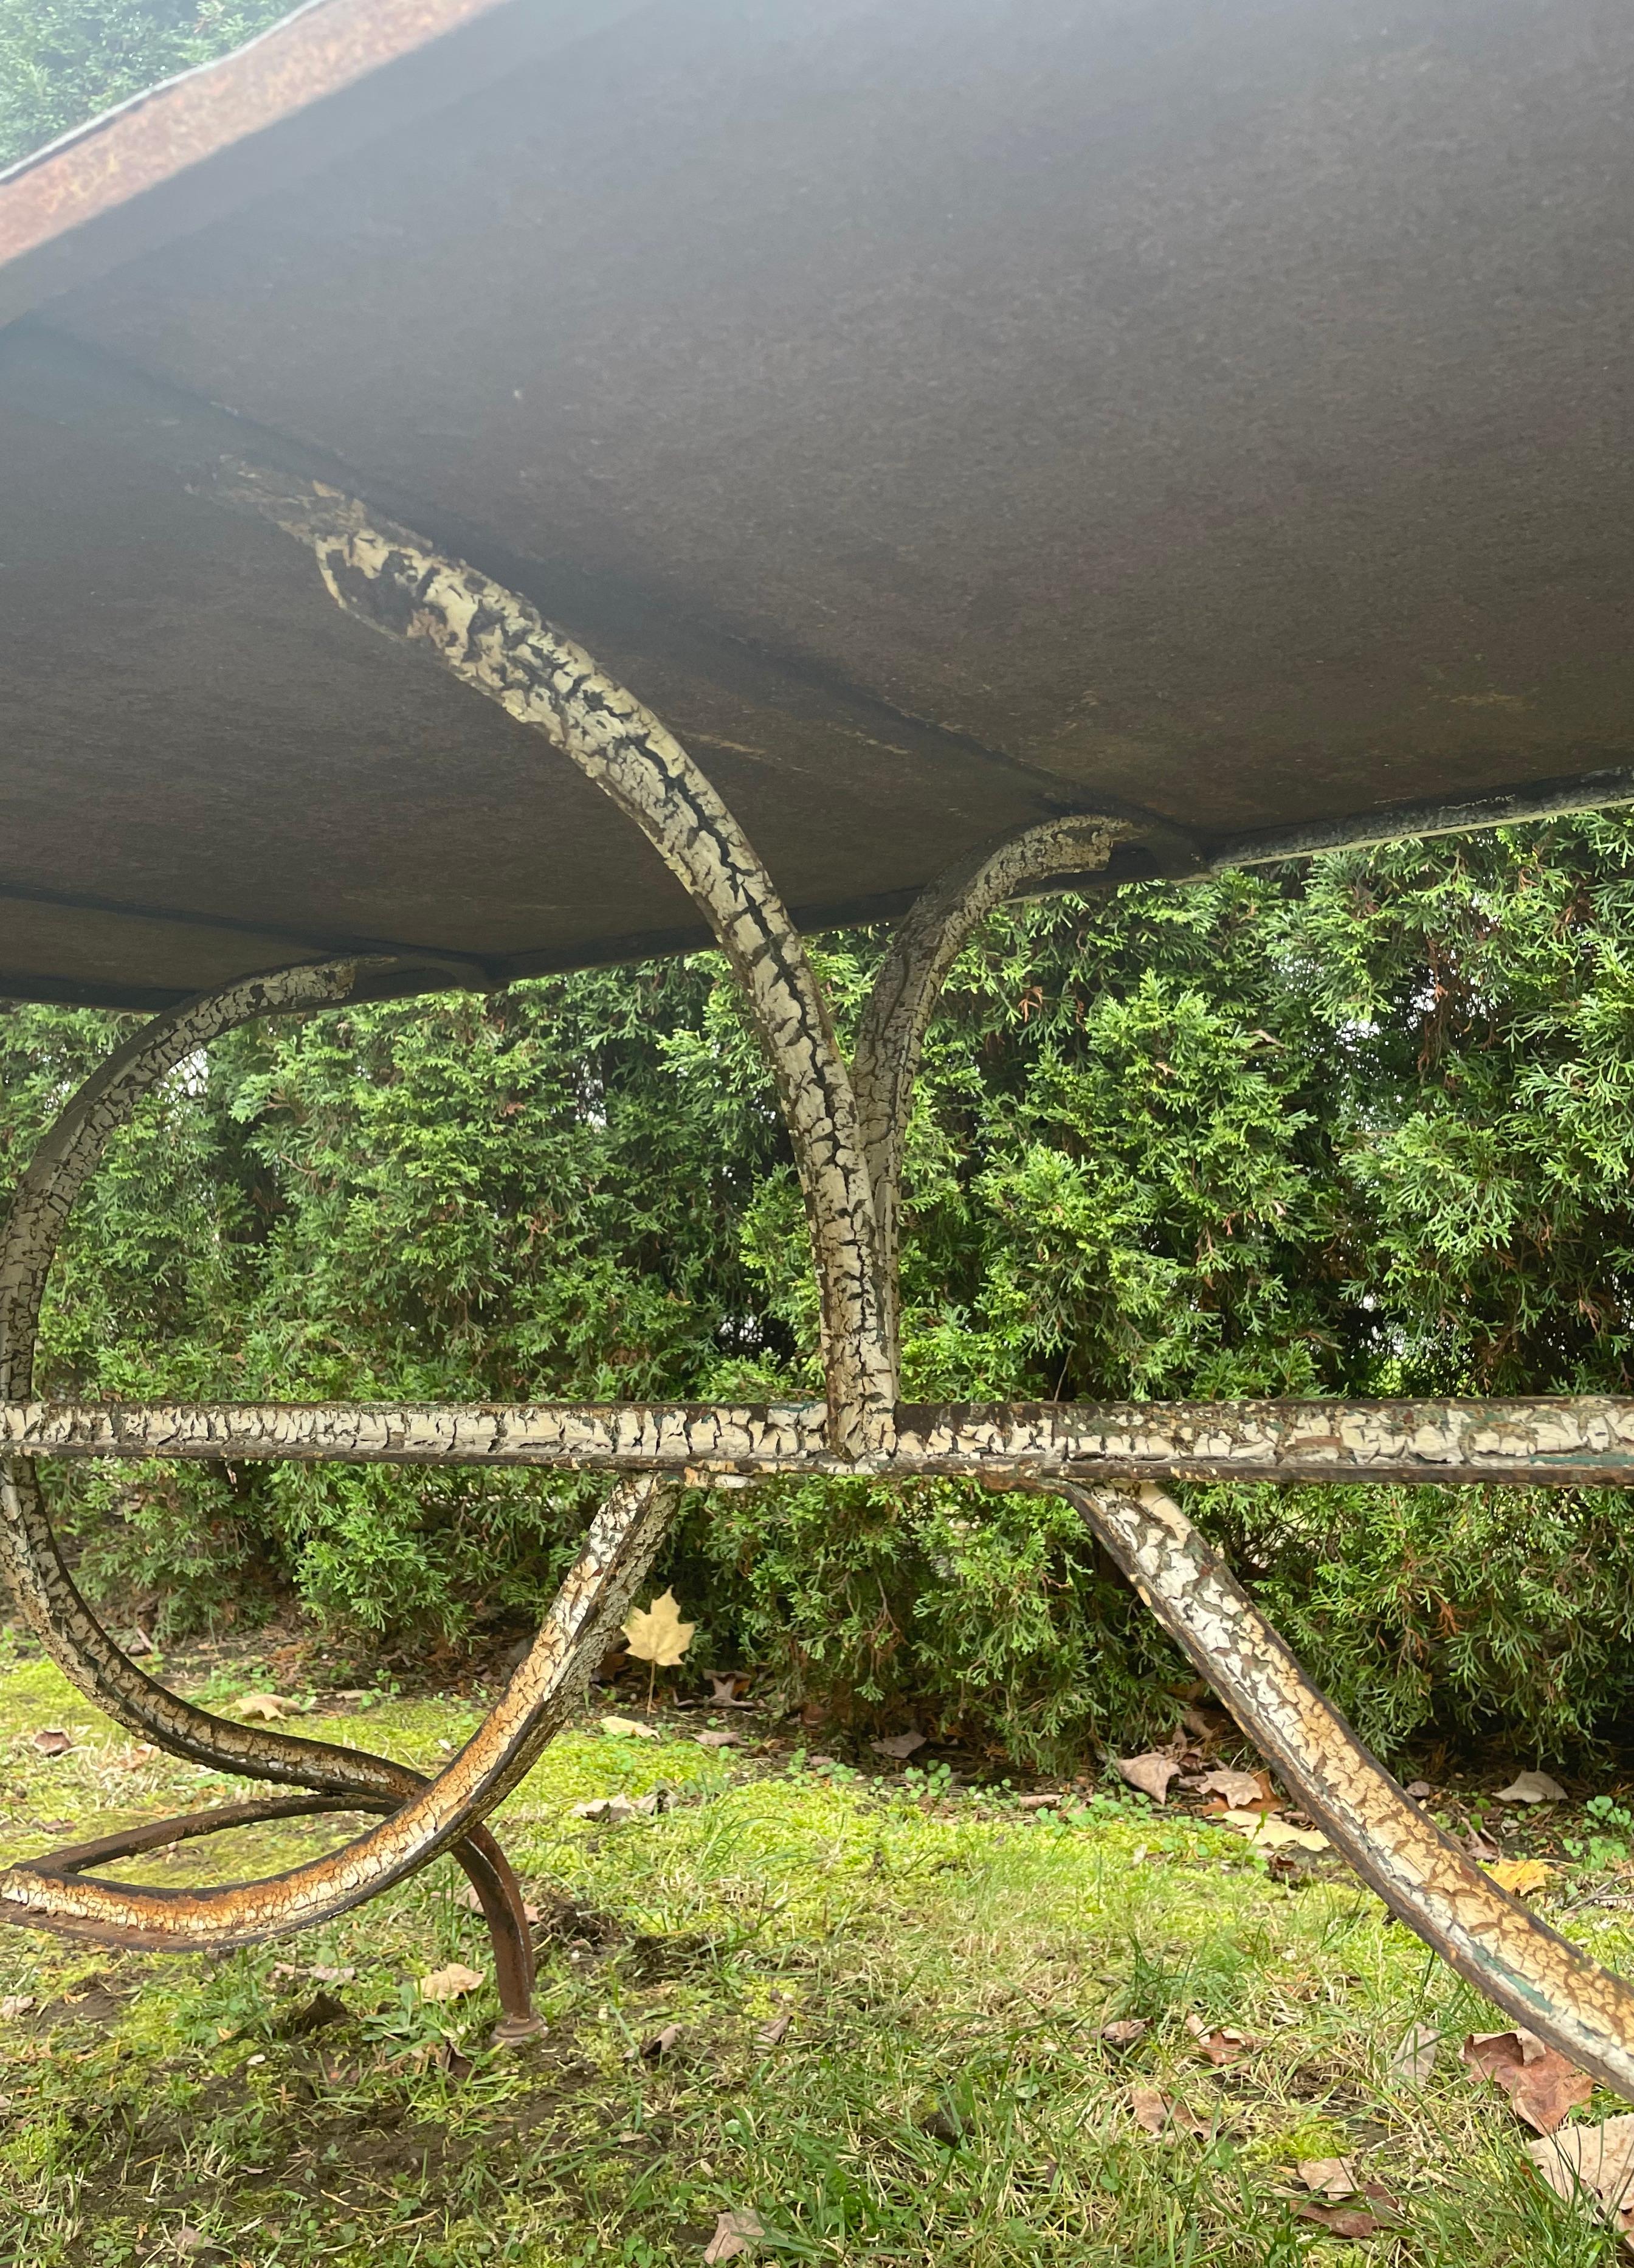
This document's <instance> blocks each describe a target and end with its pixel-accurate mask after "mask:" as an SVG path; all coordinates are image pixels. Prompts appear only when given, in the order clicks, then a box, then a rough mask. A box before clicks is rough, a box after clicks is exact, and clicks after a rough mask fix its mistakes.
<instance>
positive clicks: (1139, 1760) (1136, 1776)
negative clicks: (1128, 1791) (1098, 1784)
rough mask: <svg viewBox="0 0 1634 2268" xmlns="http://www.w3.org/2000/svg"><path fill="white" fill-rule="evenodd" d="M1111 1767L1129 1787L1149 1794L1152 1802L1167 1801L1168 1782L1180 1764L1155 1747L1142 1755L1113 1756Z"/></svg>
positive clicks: (1143, 1793)
mask: <svg viewBox="0 0 1634 2268" xmlns="http://www.w3.org/2000/svg"><path fill="white" fill-rule="evenodd" d="M1113 1769H1114V1770H1115V1771H1116V1773H1117V1775H1118V1777H1119V1778H1120V1779H1124V1780H1127V1781H1128V1782H1129V1785H1130V1786H1131V1787H1134V1788H1138V1789H1139V1790H1140V1793H1142V1795H1149V1796H1150V1797H1151V1798H1152V1801H1153V1802H1154V1803H1167V1801H1168V1800H1169V1782H1170V1781H1171V1780H1172V1779H1173V1778H1174V1775H1175V1774H1176V1772H1178V1771H1179V1770H1180V1766H1179V1765H1178V1764H1176V1763H1175V1761H1174V1757H1173V1756H1164V1755H1162V1754H1161V1753H1160V1752H1159V1750H1158V1749H1147V1750H1146V1752H1145V1755H1144V1756H1115V1757H1114V1759H1113Z"/></svg>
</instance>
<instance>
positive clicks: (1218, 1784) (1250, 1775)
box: [1197, 1764, 1266, 1811]
mask: <svg viewBox="0 0 1634 2268" xmlns="http://www.w3.org/2000/svg"><path fill="white" fill-rule="evenodd" d="M1197 1793H1198V1794H1199V1795H1218V1796H1223V1797H1224V1798H1225V1800H1226V1803H1227V1804H1228V1805H1230V1807H1231V1808H1232V1809H1233V1811H1240V1810H1244V1809H1246V1808H1248V1805H1249V1804H1251V1803H1252V1804H1258V1803H1263V1802H1264V1801H1265V1800H1266V1799H1265V1794H1264V1791H1263V1790H1262V1788H1261V1786H1260V1782H1259V1778H1258V1775H1257V1774H1255V1773H1254V1772H1248V1771H1233V1770H1232V1769H1231V1768H1230V1766H1228V1765H1226V1764H1220V1765H1218V1766H1217V1767H1216V1768H1215V1770H1214V1771H1208V1772H1204V1773H1203V1778H1201V1779H1200V1780H1199V1781H1198V1782H1197Z"/></svg>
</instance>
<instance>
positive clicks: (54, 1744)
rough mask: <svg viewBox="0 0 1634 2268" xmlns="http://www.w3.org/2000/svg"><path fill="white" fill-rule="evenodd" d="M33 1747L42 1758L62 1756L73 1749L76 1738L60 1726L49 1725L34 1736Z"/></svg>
mask: <svg viewBox="0 0 1634 2268" xmlns="http://www.w3.org/2000/svg"><path fill="white" fill-rule="evenodd" d="M33 1745H34V1747H35V1748H36V1749H38V1751H39V1753H40V1755H41V1756H62V1755H63V1754H64V1753H65V1751H66V1750H68V1749H71V1748H72V1747H73V1745H74V1736H73V1734H71V1733H65V1732H64V1731H63V1727H61V1726H60V1725H48V1726H46V1727H44V1728H43V1729H42V1730H41V1731H40V1732H38V1733H36V1734H34V1741H33Z"/></svg>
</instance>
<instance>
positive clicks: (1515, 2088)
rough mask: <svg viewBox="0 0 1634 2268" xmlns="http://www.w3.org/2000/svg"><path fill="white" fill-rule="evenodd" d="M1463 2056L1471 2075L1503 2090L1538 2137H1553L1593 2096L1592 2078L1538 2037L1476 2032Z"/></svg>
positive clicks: (1472, 2034) (1516, 2031) (1462, 2051)
mask: <svg viewBox="0 0 1634 2268" xmlns="http://www.w3.org/2000/svg"><path fill="white" fill-rule="evenodd" d="M1460 2054H1461V2059H1462V2061H1463V2062H1464V2063H1465V2064H1467V2065H1468V2067H1469V2069H1470V2070H1471V2071H1473V2072H1476V2073H1479V2075H1480V2076H1481V2077H1482V2078H1483V2079H1490V2080H1491V2081H1492V2082H1493V2084H1494V2085H1495V2086H1497V2087H1501V2088H1503V2090H1504V2092H1505V2095H1507V2096H1508V2097H1509V2099H1510V2102H1512V2103H1513V2105H1514V2108H1515V2112H1516V2115H1517V2116H1518V2117H1521V2118H1524V2119H1525V2120H1526V2122H1527V2125H1528V2126H1533V2127H1535V2128H1536V2130H1537V2132H1539V2133H1540V2134H1552V2133H1553V2132H1554V2131H1555V2129H1556V2127H1557V2126H1558V2125H1560V2124H1562V2122H1563V2121H1564V2118H1565V2116H1566V2113H1567V2112H1568V2111H1569V2110H1576V2109H1577V2107H1578V2105H1579V2103H1581V2102H1587V2101H1588V2099H1589V2096H1590V2095H1592V2094H1593V2093H1594V2080H1592V2079H1591V2078H1590V2077H1589V2075H1588V2073H1586V2071H1579V2069H1578V2067H1577V2066H1576V2065H1575V2064H1571V2063H1568V2062H1567V2061H1566V2058H1564V2056H1563V2055H1557V2053H1556V2051H1555V2050H1554V2049H1553V2048H1550V2047H1545V2046H1544V2044H1543V2043H1542V2040H1540V2039H1539V2038H1538V2036H1537V2035H1536V2033H1535V2032H1528V2031H1523V2030H1520V2029H1517V2030H1515V2031H1513V2032H1472V2033H1471V2034H1470V2035H1469V2037H1468V2039H1467V2040H1466V2041H1465V2042H1464V2044H1463V2047H1462V2048H1461V2051H1460Z"/></svg>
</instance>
